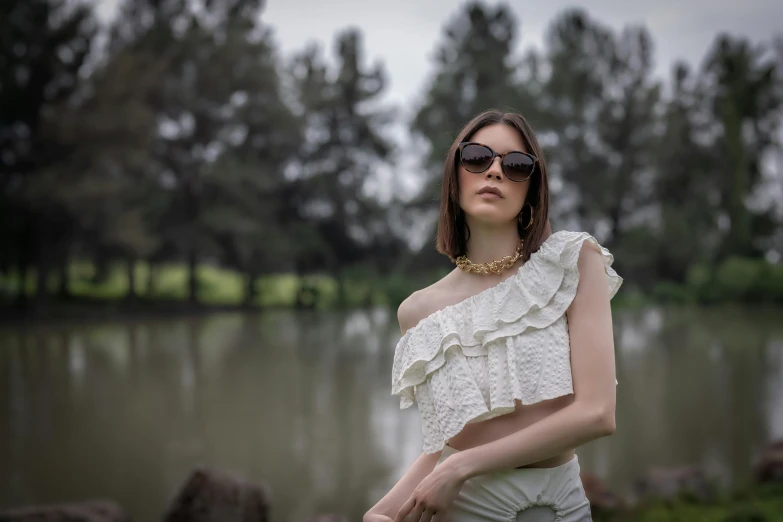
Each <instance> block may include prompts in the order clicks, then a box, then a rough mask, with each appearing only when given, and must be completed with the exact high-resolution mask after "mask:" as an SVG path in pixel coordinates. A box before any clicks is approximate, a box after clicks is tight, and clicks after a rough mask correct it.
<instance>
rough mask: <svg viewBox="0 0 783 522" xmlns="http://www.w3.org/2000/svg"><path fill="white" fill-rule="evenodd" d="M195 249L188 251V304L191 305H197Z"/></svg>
mask: <svg viewBox="0 0 783 522" xmlns="http://www.w3.org/2000/svg"><path fill="white" fill-rule="evenodd" d="M196 265H197V258H196V249H195V248H191V249H190V250H189V251H188V302H189V303H190V304H192V305H197V304H198V274H197V273H196V268H197V266H196Z"/></svg>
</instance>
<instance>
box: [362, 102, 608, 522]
mask: <svg viewBox="0 0 783 522" xmlns="http://www.w3.org/2000/svg"><path fill="white" fill-rule="evenodd" d="M437 249H438V251H439V252H441V253H442V254H445V255H447V256H449V257H450V258H451V259H452V261H454V262H455V263H456V264H457V268H455V269H454V270H453V271H452V272H450V273H449V274H448V275H446V276H445V277H444V278H443V279H441V280H440V281H437V282H436V283H434V284H433V285H431V286H429V287H427V288H424V289H422V290H418V291H416V292H414V293H413V294H412V295H411V296H410V297H408V298H407V299H406V300H405V301H404V302H403V303H402V304H401V305H400V307H399V310H398V320H399V323H400V331H401V333H402V338H401V339H400V342H399V343H398V345H397V347H396V350H395V356H394V368H393V376H392V393H393V394H396V395H400V396H401V402H400V407H401V408H406V407H409V406H412V405H413V404H414V403H415V404H417V406H418V410H419V413H420V415H421V420H422V423H421V424H422V432H423V439H424V452H423V453H422V454H421V455H420V456H419V457H418V458H417V459H416V461H415V462H414V463H413V465H412V466H411V467H410V469H409V470H408V471H407V472H406V474H405V475H404V476H403V477H402V478H401V479H400V480H399V482H398V483H397V484H396V485H395V486H394V487H393V488H392V489H391V491H389V493H388V494H387V495H386V496H384V497H383V498H382V499H381V500H380V501H378V503H377V504H376V505H375V506H373V507H372V508H371V509H370V510H369V511H368V512H367V514H366V515H365V517H364V522H390V521H394V522H414V521H415V522H446V521H449V522H468V521H471V522H475V521H514V520H517V521H531V522H532V521H544V520H547V521H551V520H559V521H563V522H572V521H585V520H591V515H590V505H589V502H588V501H587V498H586V497H585V493H584V489H583V487H582V484H581V481H580V478H579V464H578V461H577V457H576V454H575V453H574V449H575V448H576V447H578V446H580V445H582V444H584V443H586V442H588V441H590V440H593V439H596V438H599V437H603V436H606V435H610V434H612V433H613V432H614V430H615V420H614V411H615V385H616V384H617V381H616V380H615V367H614V341H613V338H612V317H611V310H610V306H609V301H610V299H611V298H612V297H613V296H614V294H615V293H616V292H617V290H618V288H619V287H620V285H621V283H622V278H621V277H619V276H618V275H617V274H616V273H615V271H614V270H613V269H612V268H611V264H612V261H613V257H612V255H611V254H610V253H609V252H608V251H607V250H606V249H604V248H603V247H601V246H600V245H599V244H598V242H597V241H596V240H595V239H594V238H593V237H592V236H590V235H589V234H587V233H584V232H566V231H562V232H556V233H554V234H552V233H551V231H550V226H549V186H548V181H547V169H546V162H545V161H544V156H543V153H542V151H541V147H540V146H539V144H538V141H537V140H536V137H535V135H534V134H533V131H532V129H531V128H530V125H529V124H528V123H527V122H526V121H525V119H524V118H523V117H522V116H520V115H518V114H511V113H505V114H504V113H501V112H498V111H494V110H490V111H487V112H484V113H482V114H480V115H478V116H477V117H475V118H474V119H473V120H472V121H470V122H469V123H468V124H467V125H466V126H465V127H464V128H463V129H462V131H461V132H460V133H459V135H458V136H457V139H456V141H455V142H454V144H453V145H452V147H451V149H450V150H449V153H448V156H447V159H446V166H445V169H444V173H443V185H442V191H441V211H440V221H439V224H438V238H437Z"/></svg>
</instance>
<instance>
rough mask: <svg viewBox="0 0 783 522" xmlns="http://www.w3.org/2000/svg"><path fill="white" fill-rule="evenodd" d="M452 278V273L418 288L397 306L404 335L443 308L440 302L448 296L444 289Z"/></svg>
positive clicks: (398, 317) (398, 319)
mask: <svg viewBox="0 0 783 522" xmlns="http://www.w3.org/2000/svg"><path fill="white" fill-rule="evenodd" d="M450 278H451V274H447V275H446V276H444V277H443V278H441V279H439V280H438V281H436V282H435V283H433V284H431V285H430V286H427V287H425V288H422V289H420V290H416V291H415V292H413V293H412V294H411V295H409V296H408V297H407V298H405V300H404V301H403V302H402V303H400V306H399V308H397V321H398V322H399V323H400V332H401V333H402V334H403V335H404V334H405V332H406V331H407V330H409V329H410V328H413V327H414V326H416V325H417V324H418V323H419V322H420V321H421V320H422V319H424V318H425V317H427V316H428V315H430V314H432V313H433V312H435V311H437V310H438V309H440V308H441V306H440V303H441V302H442V301H443V300H444V299H445V298H447V297H448V295H447V294H446V293H445V291H444V289H445V287H446V286H447V285H446V284H445V283H446V282H447V280H449V279H450Z"/></svg>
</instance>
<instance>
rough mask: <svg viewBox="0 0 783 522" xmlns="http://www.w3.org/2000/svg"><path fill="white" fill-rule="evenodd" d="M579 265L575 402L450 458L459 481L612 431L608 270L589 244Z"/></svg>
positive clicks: (572, 324)
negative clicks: (521, 427) (510, 432)
mask: <svg viewBox="0 0 783 522" xmlns="http://www.w3.org/2000/svg"><path fill="white" fill-rule="evenodd" d="M584 245H589V246H588V247H587V248H585V247H584ZM578 265H579V274H580V276H579V286H578V288H577V292H576V297H575V298H574V301H573V302H572V303H571V306H570V307H569V309H568V311H567V317H568V330H569V337H570V342H571V373H572V376H573V383H574V401H573V402H572V403H571V404H570V405H568V406H566V407H565V408H563V409H562V410H559V411H557V412H555V413H553V414H552V415H550V416H548V417H546V418H544V419H542V420H540V421H538V422H536V423H535V424H532V425H530V426H528V427H527V428H524V429H522V430H519V431H517V432H515V433H512V434H510V435H507V436H505V437H503V438H501V439H498V440H495V441H493V442H489V443H486V444H482V445H481V446H477V447H475V448H471V449H467V450H463V451H460V452H459V453H456V454H454V455H452V456H450V457H448V458H447V459H446V460H445V461H444V462H443V464H442V466H443V467H444V468H446V469H449V468H451V470H452V471H453V472H454V473H456V475H457V476H458V477H460V478H462V479H464V480H467V479H468V478H471V477H474V476H476V475H482V474H485V473H489V472H492V471H496V470H502V469H509V468H515V467H518V466H524V465H527V464H531V463H533V462H538V461H541V460H544V459H547V458H550V457H553V456H555V455H558V454H560V453H562V452H564V451H567V450H569V449H572V448H575V447H577V446H580V445H582V444H584V443H586V442H589V441H591V440H593V439H596V438H599V437H603V436H606V435H610V434H612V433H613V432H614V430H615V420H614V411H615V388H616V383H615V365H614V340H613V336H612V314H611V309H610V306H609V290H608V287H607V284H606V272H605V269H604V265H603V260H602V259H601V255H600V253H599V252H598V249H597V248H596V247H595V246H593V245H592V244H591V243H588V242H585V243H583V247H582V250H581V252H580V254H579V262H578ZM446 469H444V471H446Z"/></svg>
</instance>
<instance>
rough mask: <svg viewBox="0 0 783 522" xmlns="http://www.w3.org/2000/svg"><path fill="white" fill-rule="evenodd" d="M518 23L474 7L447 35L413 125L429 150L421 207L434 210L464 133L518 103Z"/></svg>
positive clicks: (504, 9)
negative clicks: (481, 116)
mask: <svg viewBox="0 0 783 522" xmlns="http://www.w3.org/2000/svg"><path fill="white" fill-rule="evenodd" d="M516 26H517V21H516V18H515V17H514V15H513V13H512V12H511V10H510V9H509V8H508V6H506V5H504V4H501V5H498V6H497V7H490V6H486V5H484V4H483V3H481V2H475V1H474V2H469V3H468V4H467V5H465V7H464V8H463V9H462V10H461V12H460V13H458V14H457V15H456V16H454V17H453V18H452V19H451V21H450V22H449V23H448V24H447V25H446V27H445V29H444V30H443V37H442V41H441V42H440V43H439V44H438V47H437V50H436V51H435V71H434V73H433V75H432V79H431V80H430V82H429V86H428V87H427V89H426V92H425V94H424V97H423V98H424V99H423V101H422V103H421V106H420V108H419V110H418V112H417V113H416V115H415V117H414V119H413V122H412V124H411V131H412V132H413V134H414V135H415V136H420V137H421V138H423V139H424V140H426V141H427V142H428V144H429V150H428V151H427V152H428V154H427V157H426V161H425V164H426V165H427V167H428V168H427V171H428V172H429V176H428V182H427V183H426V185H425V187H424V189H423V191H422V193H421V196H420V198H417V200H416V201H415V204H416V205H417V206H421V205H424V206H432V204H433V201H437V199H438V197H439V194H440V181H441V179H440V175H441V173H442V171H443V160H444V158H445V157H446V153H447V151H448V149H449V147H450V146H451V144H452V142H453V141H454V138H455V137H456V135H457V133H458V132H459V130H460V128H461V127H462V126H463V125H465V123H467V122H468V121H469V120H470V119H471V118H473V117H474V116H476V115H477V114H478V113H480V112H482V111H484V110H486V109H489V108H500V109H503V108H511V107H513V106H514V104H515V103H516V102H517V101H519V99H520V97H519V94H518V92H517V85H516V83H515V81H514V74H515V71H514V65H515V64H514V63H513V55H512V50H513V46H514V45H515V43H516Z"/></svg>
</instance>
